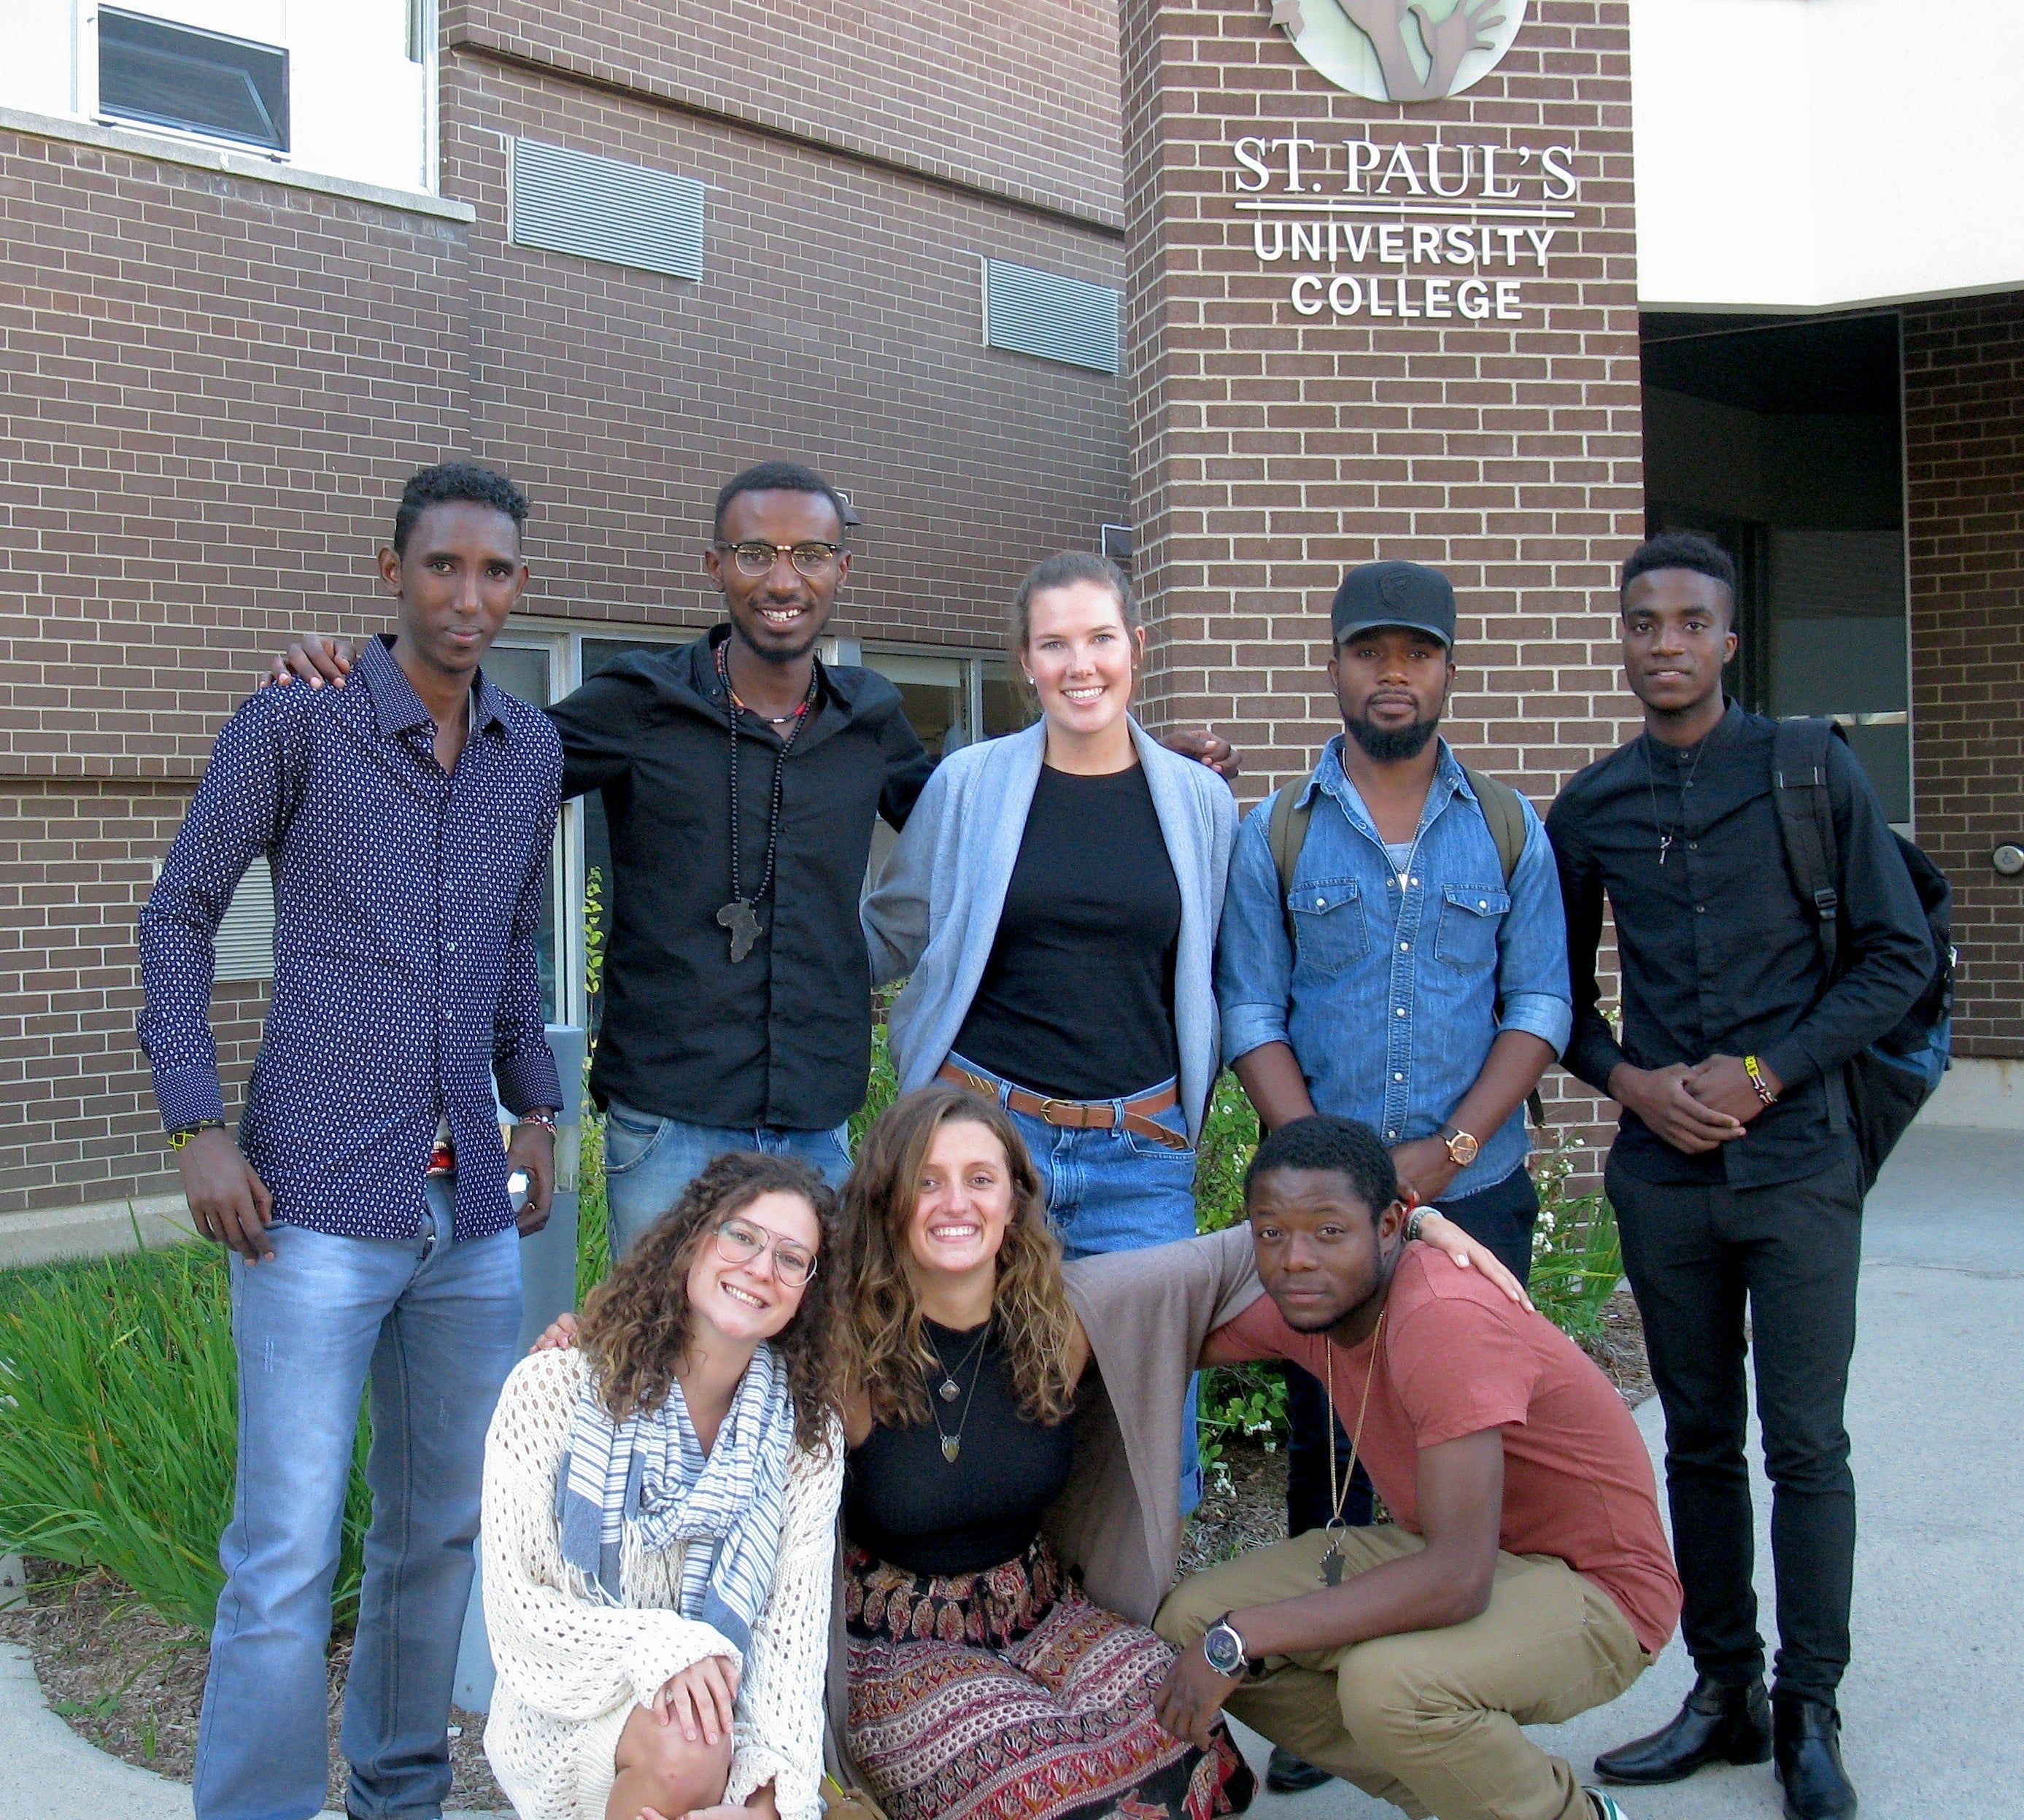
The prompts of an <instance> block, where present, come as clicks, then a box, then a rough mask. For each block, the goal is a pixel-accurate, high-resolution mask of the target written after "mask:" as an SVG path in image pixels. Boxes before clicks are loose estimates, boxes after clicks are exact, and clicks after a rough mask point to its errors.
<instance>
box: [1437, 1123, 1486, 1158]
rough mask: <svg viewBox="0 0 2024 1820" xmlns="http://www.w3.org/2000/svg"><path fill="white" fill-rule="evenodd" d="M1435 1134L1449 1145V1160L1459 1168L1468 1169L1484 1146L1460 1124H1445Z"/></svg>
mask: <svg viewBox="0 0 2024 1820" xmlns="http://www.w3.org/2000/svg"><path fill="white" fill-rule="evenodd" d="M1434 1135H1435V1136H1436V1137H1438V1138H1439V1140H1440V1141H1441V1142H1442V1143H1443V1144H1445V1145H1446V1146H1447V1153H1448V1161H1449V1162H1450V1163H1453V1164H1454V1166H1455V1167H1456V1168H1457V1169H1466V1168H1468V1167H1469V1165H1470V1164H1471V1163H1473V1162H1475V1161H1476V1154H1477V1152H1480V1150H1481V1149H1482V1148H1483V1146H1482V1145H1481V1144H1479V1143H1477V1142H1476V1140H1475V1139H1474V1138H1473V1137H1470V1136H1469V1133H1467V1132H1466V1131H1464V1130H1461V1127H1460V1126H1454V1125H1443V1126H1442V1127H1441V1128H1440V1130H1438V1131H1436V1133H1434Z"/></svg>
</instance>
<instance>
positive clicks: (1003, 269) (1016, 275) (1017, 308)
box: [984, 259, 1118, 373]
mask: <svg viewBox="0 0 2024 1820" xmlns="http://www.w3.org/2000/svg"><path fill="white" fill-rule="evenodd" d="M1117 306H1118V294H1117V292H1116V291H1113V290H1112V289H1111V288H1110V287H1109V285H1107V284H1084V283H1083V282H1082V280H1080V279H1079V278H1064V277H1062V276H1060V275H1059V274H1058V273H1054V272H1036V270H1034V269H1033V268H1032V266H1030V265H1007V264H1006V263H1005V262H1004V261H1003V260H1002V259H986V260H985V262H984V345H985V346H986V347H999V348H1005V349H1007V350H1010V352H1011V353H1019V354H1036V355H1037V356H1039V357H1040V359H1042V360H1043V361H1065V362H1067V364H1069V365H1070V366H1073V367H1090V368H1094V369H1095V371H1096V372H1099V373H1114V372H1117V364H1118V363H1117Z"/></svg>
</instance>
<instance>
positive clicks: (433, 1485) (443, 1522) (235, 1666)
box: [194, 1176, 520, 1820]
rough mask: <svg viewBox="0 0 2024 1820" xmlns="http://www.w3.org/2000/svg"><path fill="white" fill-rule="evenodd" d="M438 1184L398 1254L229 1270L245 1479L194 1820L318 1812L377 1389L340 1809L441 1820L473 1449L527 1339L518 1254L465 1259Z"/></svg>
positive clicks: (436, 1181) (289, 1242) (298, 1234)
mask: <svg viewBox="0 0 2024 1820" xmlns="http://www.w3.org/2000/svg"><path fill="white" fill-rule="evenodd" d="M454 1194H455V1190H454V1188H453V1182H452V1178H451V1177H448V1176H431V1177H430V1178H429V1181H428V1192H427V1203H426V1207H425V1210H424V1213H423V1215H422V1221H421V1227H420V1231H419V1232H417V1233H416V1236H414V1237H413V1238H410V1239H347V1238H340V1237H338V1236H335V1235H334V1234H332V1233H328V1232H312V1231H310V1229H307V1228H306V1227H303V1226H276V1227H275V1228H274V1229H273V1232H272V1235H271V1236H272V1239H273V1247H274V1256H273V1258H272V1259H271V1260H270V1262H266V1263H262V1264H259V1265H248V1264H247V1263H246V1262H245V1261H244V1259H243V1258H239V1257H237V1256H236V1255H235V1256H234V1257H233V1259H232V1331H233V1340H234V1342H236V1346H237V1351H238V1355H239V1478H238V1485H237V1489H236V1491H235V1492H234V1493H233V1507H232V1521H231V1523H230V1524H229V1526H228V1527H227V1528H226V1532H225V1537H224V1540H222V1542H221V1543H220V1544H219V1545H218V1559H219V1561H220V1562H221V1563H222V1565H223V1566H224V1569H225V1575H226V1581H225V1590H224V1591H223V1592H222V1594H220V1595H219V1596H218V1621H217V1624H216V1626H215V1628H214V1629H213V1630H212V1631H211V1673H210V1678H209V1679H208V1680H207V1682H206V1683H205V1684H204V1690H203V1718H202V1720H201V1722H200V1727H199V1730H198V1734H197V1747H196V1789H195V1791H194V1793H195V1796H196V1813H197V1815H198V1820H308V1816H310V1815H315V1814H320V1813H321V1812H322V1811H323V1797H324V1786H325V1775H326V1771H327V1769H328V1763H329V1742H328V1733H327V1731H326V1728H325V1714H326V1712H327V1711H328V1675H327V1672H326V1669H325V1662H324V1652H325V1647H326V1646H327V1644H328V1640H329V1637H330V1592H331V1583H332V1580H333V1579H334V1578H335V1577H336V1573H337V1557H338V1539H339V1533H340V1529H341V1525H342V1521H343V1514H344V1496H345V1487H346V1483H347V1480H348V1478H349V1477H350V1470H351V1447H352V1437H353V1435H354V1433H355V1432H356V1430H357V1429H358V1402H359V1397H360V1396H361V1393H363V1392H364V1391H365V1388H366V1384H367V1381H368V1379H370V1381H371V1386H372V1452H371V1455H370V1456H369V1460H368V1463H367V1467H366V1477H367V1478H368V1480H369V1481H370V1483H371V1485H372V1529H371V1530H370V1531H369V1533H368V1534H367V1536H366V1539H365V1588H364V1591H363V1593H362V1595H361V1598H360V1600H359V1609H358V1642H357V1643H356V1645H355V1646H354V1649H353V1651H352V1657H351V1673H350V1679H349V1680H348V1681H347V1684H346V1688H345V1700H344V1728H343V1750H344V1755H345V1757H346V1759H347V1760H348V1761H349V1762H350V1765H351V1785H350V1795H349V1800H350V1806H351V1807H352V1809H353V1811H354V1812H356V1813H358V1814H360V1815H365V1816H366V1820H391V1817H393V1816H395V1815H398V1816H401V1817H402V1820H436V1817H437V1816H438V1815H441V1813H442V1803H443V1798H444V1797H445V1796H446V1795H448V1794H449V1785H450V1767H449V1729H448V1728H449V1701H450V1689H451V1686H452V1683H453V1680H454V1678H455V1675H456V1669H457V1640H458V1638H459V1636H460V1634H461V1631H462V1628H463V1624H464V1606H466V1604H467V1603H468V1602H469V1599H470V1595H471V1544H472V1541H473V1540H474V1539H475V1537H476V1536H477V1533H478V1512H479V1488H480V1482H481V1480H482V1474H483V1470H484V1464H485V1431H486V1427H487V1426H489V1425H490V1422H491V1420H492V1408H493V1404H494V1402H495V1401H497V1398H498V1395H499V1386H501V1384H502V1383H504V1382H505V1379H506V1374H507V1372H508V1371H509V1370H510V1369H511V1368H512V1364H513V1358H514V1354H515V1349H516V1347H517V1344H518V1342H519V1330H520V1240H519V1234H518V1233H516V1232H515V1231H514V1230H513V1229H512V1228H511V1227H508V1229H506V1230H505V1231H504V1232H495V1233H493V1234H492V1235H491V1236H490V1237H487V1238H483V1239H474V1240H468V1241H466V1242H465V1243H463V1244H458V1243H456V1242H455V1240H454V1239H453V1236H452V1221H453V1211H452V1210H453V1199H454Z"/></svg>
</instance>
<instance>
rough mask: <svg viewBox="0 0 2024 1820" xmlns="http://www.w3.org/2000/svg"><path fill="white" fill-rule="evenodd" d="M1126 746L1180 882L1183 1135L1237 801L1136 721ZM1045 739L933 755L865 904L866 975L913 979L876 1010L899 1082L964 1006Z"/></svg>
mask: <svg viewBox="0 0 2024 1820" xmlns="http://www.w3.org/2000/svg"><path fill="white" fill-rule="evenodd" d="M1131 742H1132V744H1133V745H1134V746H1135V747H1136V748H1137V749H1138V753H1139V764H1141V765H1142V766H1143V767H1145V771H1146V784H1147V786H1148V787H1149V788H1150V790H1151V791H1152V794H1153V811H1154V812H1155V813H1156V814H1157V815H1158V816H1159V818H1160V832H1161V833H1162V834H1163V835H1164V836H1165V837H1166V841H1167V856H1168V859H1170V860H1172V862H1173V867H1174V877H1175V879H1176V880H1177V881H1179V885H1180V888H1181V934H1180V949H1179V954H1177V956H1176V957H1175V967H1174V1034H1175V1040H1176V1043H1177V1046H1178V1047H1179V1051H1180V1061H1181V1075H1180V1094H1181V1111H1182V1112H1183V1115H1185V1116H1186V1119H1187V1122H1188V1135H1189V1137H1190V1138H1194V1137H1197V1136H1198V1135H1199V1134H1200V1133H1201V1120H1202V1112H1203V1108H1205V1105H1206V1104H1207V1102H1208V1094H1209V1089H1210V1088H1211V1087H1212V1086H1214V1085H1215V1082H1216V1070H1217V1067H1218V1066H1219V1060H1220V1058H1219V1055H1218V1053H1217V1020H1216V988H1215V980H1214V959H1215V953H1216V924H1217V921H1218V920H1219V918H1220V917H1221V916H1222V914H1223V884H1224V881H1225V879H1226V877H1227V875H1228V873H1229V870H1230V847H1231V844H1232V843H1233V842H1234V839H1235V837H1236V833H1237V804H1236V803H1235V801H1234V799H1233V798H1232V797H1231V796H1230V786H1229V785H1227V784H1226V783H1225V782H1223V779H1222V778H1219V777H1218V776H1217V775H1216V773H1215V772H1214V771H1211V770H1210V769H1209V768H1208V767H1207V766H1206V765H1204V764H1198V763H1197V762H1196V761H1195V760H1193V759H1187V758H1183V757H1181V756H1179V753H1171V752H1169V751H1168V750H1167V749H1166V748H1165V747H1164V746H1163V745H1161V744H1160V743H1159V742H1157V740H1155V739H1153V738H1152V737H1151V736H1150V734H1148V733H1147V732H1146V730H1145V729H1144V728H1143V727H1141V726H1140V725H1139V723H1138V722H1137V721H1136V720H1134V721H1132V722H1131ZM1046 749H1047V727H1046V723H1044V722H1042V723H1036V724H1035V725H1034V726H1032V727H1028V728H1027V729H1026V730H1025V731H1024V732H1022V733H1012V734H1007V735H1006V736H1005V737H1004V738H1002V739H988V740H985V741H983V742H981V743H979V744H978V745H969V746H965V747H963V749H961V750H960V751H959V752H955V753H952V754H950V756H948V757H947V758H945V759H944V760H942V762H941V764H939V765H937V767H935V771H934V775H933V776H932V777H930V778H929V779H928V785H927V788H926V789H924V790H923V791H922V793H921V798H920V800H919V802H918V803H916V804H915V805H914V812H913V814H912V815H910V816H909V817H908V820H907V826H906V829H905V831H904V833H901V835H900V838H899V840H898V842H897V844H896V845H895V846H894V847H893V851H892V853H891V854H890V855H889V857H888V858H887V859H886V865H885V868H884V870H882V872H881V873H879V876H878V884H877V885H876V886H875V888H873V890H872V892H871V895H869V896H867V898H866V899H865V900H864V906H863V910H862V917H863V921H864V942H865V946H866V947H867V948H868V949H869V950H871V972H872V980H873V983H874V984H875V985H884V984H885V983H886V982H887V981H889V980H897V979H899V978H900V977H901V976H903V975H908V974H911V976H912V977H911V979H909V980H908V982H907V985H906V987H905V989H904V991H902V992H901V993H900V996H899V998H898V999H897V1001H895V1002H894V1004H893V1009H892V1010H891V1012H890V1013H889V1016H888V1020H887V1027H888V1028H889V1031H890V1032H891V1035H892V1042H893V1066H894V1067H895V1068H896V1069H897V1071H898V1073H899V1076H900V1089H901V1090H902V1091H903V1092H905V1091H909V1090H911V1089H913V1088H915V1087H919V1086H925V1085H926V1083H927V1082H930V1081H931V1080H933V1078H934V1077H935V1074H936V1071H937V1070H938V1069H939V1068H940V1067H941V1065H942V1064H943V1063H944V1061H945V1060H948V1053H949V1050H950V1049H951V1048H952V1046H953V1045H954V1044H955V1039H956V1035H957V1033H958V1032H959V1031H960V1030H961V1029H962V1028H963V1020H964V1018H966V1016H969V1014H970V1004H971V1002H972V1001H973V1000H974V999H975V998H976V997H977V987H978V985H979V983H981V981H982V980H983V978H984V969H985V963H986V962H988V961H989V960H990V958H991V947H992V942H993V941H994V940H995V939H996V937H997V934H998V919H999V916H1000V915H1001V914H1002V913H1003V910H1004V907H1005V893H1006V890H1007V887H1008V886H1010V884H1011V882H1012V869H1013V866H1014V865H1015V864H1016V863H1017V862H1018V858H1019V843H1020V841H1021V839H1022V838H1023V837H1024V836H1025V832H1026V817H1027V814H1028V811H1029V810H1031V809H1032V806H1033V792H1034V789H1036V786H1037V785H1038V784H1039V782H1040V764H1041V759H1042V756H1043V754H1044V753H1045V752H1046ZM1100 984H1101V983H1100V982H1096V981H1092V982H1091V985H1092V988H1093V990H1092V992H1091V1002H1092V1004H1095V1003H1098V1002H1100V991H1099V990H1095V989H1096V988H1100Z"/></svg>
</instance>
